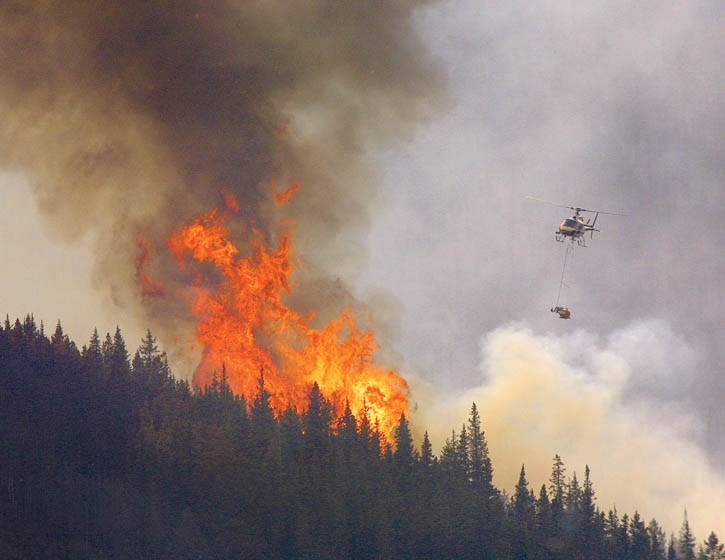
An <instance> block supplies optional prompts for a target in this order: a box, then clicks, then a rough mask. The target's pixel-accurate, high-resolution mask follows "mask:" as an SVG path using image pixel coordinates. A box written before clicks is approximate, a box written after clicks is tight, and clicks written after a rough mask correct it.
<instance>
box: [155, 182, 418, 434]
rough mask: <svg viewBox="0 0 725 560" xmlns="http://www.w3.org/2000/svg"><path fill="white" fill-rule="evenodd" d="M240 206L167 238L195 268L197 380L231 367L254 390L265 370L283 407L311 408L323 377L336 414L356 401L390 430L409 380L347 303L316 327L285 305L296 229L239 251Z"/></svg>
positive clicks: (246, 391)
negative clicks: (378, 355) (391, 365)
mask: <svg viewBox="0 0 725 560" xmlns="http://www.w3.org/2000/svg"><path fill="white" fill-rule="evenodd" d="M297 188H299V186H298V185H296V184H295V185H293V186H292V187H290V189H288V191H286V192H285V193H283V195H282V197H281V198H280V197H277V200H276V202H277V203H280V202H284V201H286V200H288V199H289V197H290V196H291V195H292V193H293V192H294V190H296V189H297ZM234 208H235V206H234V204H229V203H227V209H226V210H224V211H222V210H219V209H215V210H212V211H210V212H207V213H205V214H202V215H200V216H198V217H196V218H195V219H194V220H193V221H192V222H191V223H189V224H187V225H186V226H184V227H183V228H182V229H180V230H179V231H177V232H175V233H174V234H173V235H172V236H171V238H170V239H169V240H168V246H169V248H170V249H171V251H172V253H173V254H174V255H175V257H176V259H177V262H178V263H179V265H180V266H181V267H184V268H186V269H190V270H192V271H193V272H194V273H195V274H196V276H195V279H196V280H195V283H194V286H193V287H192V288H191V290H190V296H189V300H190V305H191V310H192V312H193V314H194V315H195V316H196V317H197V327H196V336H197V339H198V340H199V342H200V343H201V345H202V346H203V351H202V359H201V362H200V364H199V365H198V367H197V369H196V371H195V373H194V379H193V381H194V383H195V384H196V385H197V386H201V387H204V386H206V385H208V384H210V383H211V382H212V380H213V379H214V376H215V375H218V374H219V373H220V372H221V371H222V369H224V370H225V371H226V374H227V378H228V382H229V385H230V387H231V389H232V390H233V391H234V392H235V393H237V394H240V395H245V396H247V397H250V396H252V395H254V394H255V393H256V391H257V390H258V380H259V376H260V373H262V372H263V373H264V380H265V387H266V388H267V390H268V391H269V392H270V393H271V395H272V397H271V404H272V407H273V408H274V409H275V411H276V412H277V413H280V412H282V411H284V410H285V409H286V408H288V407H293V408H295V409H296V410H298V411H303V410H305V409H306V407H307V395H308V393H309V390H310V388H311V386H312V384H313V383H314V382H317V384H318V385H319V387H320V390H321V391H322V393H323V394H324V395H325V396H326V398H328V399H329V400H330V401H331V402H332V405H333V407H334V411H335V413H336V415H338V416H339V415H341V414H342V412H343V411H344V408H345V405H346V403H349V404H350V408H351V409H352V411H353V413H354V414H356V415H358V417H359V415H360V414H361V413H362V412H363V411H366V412H367V414H368V416H369V418H370V420H371V421H372V422H377V423H378V424H379V427H380V429H381V431H382V432H383V433H384V434H386V435H388V436H389V435H391V434H392V432H393V430H394V428H395V426H396V425H397V423H398V420H399V418H400V415H401V414H402V413H406V414H407V412H408V399H407V391H408V386H407V383H406V382H405V380H404V379H403V378H402V377H400V376H399V375H398V374H397V373H396V372H394V371H390V370H387V369H385V368H383V367H380V366H379V365H377V364H376V363H375V360H374V353H375V351H376V350H377V344H376V342H375V336H374V333H373V332H372V331H370V330H361V329H359V328H358V326H357V324H356V322H355V319H354V317H353V315H352V312H351V311H350V310H343V311H342V312H341V314H340V315H339V317H338V318H336V319H333V320H331V321H330V322H328V323H327V324H326V325H325V326H324V327H322V328H319V329H315V328H313V327H312V326H311V323H312V320H313V318H314V317H312V316H303V315H301V314H300V313H298V312H296V311H294V310H293V309H291V308H290V307H288V306H287V305H286V304H285V302H284V299H285V296H287V295H289V294H290V293H291V292H292V284H291V278H292V274H293V264H292V263H293V255H292V242H291V240H290V237H289V234H288V233H287V232H281V233H279V234H278V236H277V237H278V239H277V241H276V244H274V246H270V245H271V244H268V243H266V242H265V240H264V236H263V235H262V233H260V232H254V233H253V234H252V236H251V237H252V238H251V242H250V249H249V250H248V251H247V252H246V253H247V254H242V251H241V250H240V249H239V247H238V246H237V245H236V244H235V243H234V242H233V241H232V236H231V232H230V231H229V229H228V226H227V222H228V215H229V213H230V212H233V211H234ZM210 269H211V271H210ZM205 272H206V274H210V275H212V276H214V279H213V281H209V280H208V278H207V276H206V275H205Z"/></svg>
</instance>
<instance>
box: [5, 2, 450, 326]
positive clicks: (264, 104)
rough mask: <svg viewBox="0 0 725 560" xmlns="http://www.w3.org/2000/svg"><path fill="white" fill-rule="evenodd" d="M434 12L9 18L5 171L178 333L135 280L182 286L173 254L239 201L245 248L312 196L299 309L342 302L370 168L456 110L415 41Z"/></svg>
mask: <svg viewBox="0 0 725 560" xmlns="http://www.w3.org/2000/svg"><path fill="white" fill-rule="evenodd" d="M425 3H426V2H415V1H413V0H410V1H407V0H395V1H390V2H367V1H363V2H340V1H339V0H317V1H306V2H278V1H252V2H247V1H237V2H234V1H228V2H202V1H190V0H183V1H181V0H169V1H163V0H155V1H142V0H132V1H128V2H112V1H94V2H90V1H87V2H86V1H74V2H67V1H60V0H58V1H53V0H49V1H38V0H32V1H31V0H18V1H15V2H13V1H7V2H3V3H2V4H0V26H1V33H0V111H1V114H2V128H0V130H1V132H0V142H1V145H0V148H1V149H0V165H2V167H3V168H6V169H9V170H15V171H21V172H22V173H23V174H24V175H25V177H26V178H27V179H28V180H29V181H30V182H31V184H32V185H33V188H34V191H35V193H36V196H37V200H38V203H39V206H40V208H41V210H42V212H43V213H44V215H45V216H46V217H47V218H48V219H49V220H50V223H51V227H52V228H53V231H56V232H57V234H58V235H59V236H60V237H62V238H64V239H65V240H67V241H74V240H77V239H79V238H80V237H83V236H85V235H87V234H89V232H90V234H92V235H93V236H95V237H96V238H97V240H98V266H97V276H98V278H97V279H98V281H99V282H100V283H103V284H104V285H107V286H108V287H109V288H110V289H111V291H112V293H113V295H114V297H115V298H116V300H117V301H118V302H119V303H121V304H124V305H137V304H140V303H143V305H141V306H140V307H139V309H143V310H144V312H145V313H146V314H147V321H150V322H151V323H152V325H153V326H154V327H155V328H161V329H162V330H166V331H167V333H168V331H169V329H170V325H171V324H178V323H179V322H181V323H184V322H185V320H186V319H187V317H186V316H185V313H186V312H185V311H182V310H181V308H180V307H179V308H178V309H177V308H176V306H175V304H174V303H173V302H172V301H170V298H164V297H148V296H149V294H148V293H147V295H146V297H143V294H142V293H141V292H140V288H139V287H138V285H137V278H136V275H137V274H138V273H137V272H136V267H137V266H138V264H139V261H140V260H141V261H145V260H148V263H142V264H144V266H147V268H145V269H144V274H148V275H149V278H150V279H154V280H153V281H156V282H160V283H162V284H165V285H168V284H169V283H171V284H173V283H179V282H183V281H184V278H181V277H179V276H178V274H179V273H178V272H172V269H173V267H172V266H171V263H170V262H168V261H167V260H165V259H168V257H163V256H161V255H159V253H160V251H159V248H160V247H163V243H164V240H165V239H166V238H167V237H168V235H169V233H170V232H171V231H173V230H174V229H176V228H178V227H180V226H181V225H183V223H184V222H185V221H186V220H188V219H189V218H191V217H192V216H194V215H196V214H198V213H200V212H204V211H207V210H209V209H211V208H213V207H217V206H220V205H221V204H222V203H223V199H224V196H225V193H231V194H233V195H234V196H235V197H236V199H237V200H238V202H239V205H240V212H239V214H238V216H239V222H238V224H237V229H238V231H239V232H244V231H246V232H249V231H250V229H251V228H257V229H259V230H261V231H263V232H265V233H266V234H267V235H268V236H273V228H272V227H271V225H270V219H271V216H272V214H273V210H272V205H270V203H269V200H270V193H271V192H273V191H283V190H284V189H286V188H287V187H288V186H289V185H290V184H291V183H292V182H297V183H299V184H301V186H302V188H301V191H300V193H298V194H296V195H295V198H294V204H293V205H288V206H289V207H290V209H288V210H285V211H286V212H288V213H289V214H290V217H292V218H293V219H294V223H295V226H294V227H295V239H296V241H295V243H296V248H297V252H298V253H301V254H302V255H303V256H304V258H305V259H306V260H307V261H308V262H309V266H308V267H307V268H306V270H307V271H308V276H309V278H308V279H307V281H306V282H307V288H308V289H307V290H306V291H305V290H304V289H303V290H302V295H301V296H298V299H299V300H300V302H301V303H300V305H310V306H311V305H314V304H318V303H320V302H323V301H328V300H330V299H339V298H338V295H336V294H337V292H340V291H341V290H340V288H339V285H338V284H337V283H336V282H335V281H333V280H332V279H331V278H332V277H333V276H334V275H335V271H332V270H330V269H329V267H327V263H329V262H335V263H336V266H338V267H340V269H344V268H345V267H348V266H350V265H352V264H354V257H355V255H356V252H357V251H359V247H357V246H356V245H355V237H356V232H357V231H359V229H360V228H361V227H364V226H365V224H366V220H367V215H368V212H369V211H370V210H371V202H372V201H373V200H374V196H375V191H376V185H375V177H374V173H373V172H372V168H371V166H370V164H369V156H370V155H371V154H372V151H373V150H379V149H383V148H385V147H386V146H389V145H390V143H391V142H395V141H401V140H405V139H406V138H409V137H410V134H411V133H412V132H413V131H414V130H415V127H416V125H417V124H419V123H420V122H421V121H422V120H424V119H426V118H428V117H430V116H431V115H432V114H434V113H435V112H436V111H437V110H439V109H440V107H441V101H442V97H443V96H442V80H441V74H440V72H439V70H438V69H437V68H436V66H435V64H433V62H432V60H431V59H430V58H429V57H427V56H426V54H425V52H424V51H425V49H424V48H423V47H422V42H421V40H420V38H419V37H418V36H417V35H416V33H415V31H414V29H413V18H414V16H415V13H416V10H418V9H420V8H421V7H422V5H424V4H425ZM139 240H142V241H139ZM313 284H314V285H315V289H312V288H311V286H312V285H313ZM328 284H329V285H330V286H332V290H325V289H322V290H321V289H320V286H322V287H323V288H324V286H326V285H328ZM342 291H343V292H344V291H345V290H344V289H343V290H342ZM158 292H159V290H156V291H154V289H151V290H150V292H149V293H150V294H151V295H153V294H157V293H158ZM305 293H307V294H308V300H309V299H314V300H318V301H316V302H310V301H307V302H304V301H303V300H304V299H305V295H304V294H305Z"/></svg>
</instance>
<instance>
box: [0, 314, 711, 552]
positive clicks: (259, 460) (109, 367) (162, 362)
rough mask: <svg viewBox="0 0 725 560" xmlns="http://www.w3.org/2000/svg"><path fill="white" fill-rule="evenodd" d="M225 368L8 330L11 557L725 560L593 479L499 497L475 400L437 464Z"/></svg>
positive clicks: (1, 455) (0, 336)
mask: <svg viewBox="0 0 725 560" xmlns="http://www.w3.org/2000/svg"><path fill="white" fill-rule="evenodd" d="M250 375H254V376H256V378H257V392H256V394H255V395H254V397H253V398H250V399H245V398H243V397H240V396H237V395H235V394H233V392H232V391H231V389H230V387H229V384H228V383H227V379H226V373H225V371H224V370H223V369H222V371H220V372H218V374H217V375H216V376H215V377H214V380H213V382H212V383H211V384H210V385H209V386H207V387H203V388H197V387H191V386H190V385H189V384H188V383H187V382H186V381H184V380H177V379H175V377H174V376H173V374H172V372H171V369H170V368H169V365H168V362H167V358H166V354H165V353H164V352H163V351H161V350H160V349H159V347H158V345H157V343H156V339H155V337H154V336H153V335H152V334H151V332H150V331H148V332H147V334H146V336H145V337H144V339H143V340H142V341H141V344H140V346H139V347H138V349H137V350H136V351H135V352H134V353H133V355H131V354H130V353H129V351H128V349H127V346H126V342H125V341H124V339H123V336H122V334H121V330H120V329H118V328H117V329H116V331H115V332H114V333H113V334H110V333H108V334H106V335H105V337H103V338H102V337H101V336H99V333H98V332H97V331H94V332H93V334H92V335H91V337H90V340H89V341H88V343H87V344H85V345H83V346H82V347H81V348H80V349H79V348H78V346H77V345H76V344H75V342H73V341H72V340H70V339H69V338H68V336H67V335H65V334H64V332H63V329H62V326H61V324H60V322H58V324H57V326H56V328H55V330H54V331H53V333H52V335H50V336H48V335H47V334H46V333H45V329H44V326H43V325H42V324H41V325H40V326H38V325H37V324H36V322H35V320H34V318H33V317H32V316H30V315H29V316H27V317H25V319H24V320H23V321H20V320H19V319H18V320H15V322H11V321H10V320H9V319H6V320H5V323H4V325H2V326H1V327H0V418H1V420H2V421H1V422H0V511H1V512H2V513H1V514H0V556H1V557H3V558H15V559H30V558H78V559H84V558H88V559H91V558H109V559H115V558H119V559H120V558H134V559H139V558H170V559H175V558H179V559H181V558H416V559H420V558H431V559H432V558H453V557H456V558H491V559H497V560H506V559H511V560H520V559H542V560H543V559H579V558H581V559H584V558H587V559H595V560H596V559H622V560H630V559H631V560H640V559H641V560H659V559H662V560H665V559H666V560H672V559H677V560H680V559H685V560H690V559H693V560H695V559H697V560H700V559H720V558H725V554H724V552H723V544H722V543H720V541H719V538H718V536H717V535H716V534H715V533H714V532H710V533H709V535H708V537H707V538H706V539H704V540H702V539H699V540H698V538H696V537H695V535H694V534H693V532H692V530H691V528H690V526H689V523H688V520H687V514H686V512H685V513H684V518H683V524H682V527H681V528H680V530H679V531H678V533H677V534H674V533H670V534H669V535H668V534H667V533H666V532H665V529H664V528H663V527H661V526H660V524H659V523H658V522H657V521H656V520H655V519H651V520H645V519H643V518H642V517H641V515H640V514H639V513H638V512H637V511H634V512H629V513H624V512H618V511H616V509H611V510H608V511H603V510H601V509H600V508H599V506H598V505H597V500H596V492H595V487H594V483H593V481H592V479H591V476H590V474H591V473H590V470H589V467H588V466H587V467H586V468H585V471H584V474H583V478H581V479H580V478H578V477H577V474H576V473H575V472H572V473H571V474H569V473H568V471H567V468H566V466H565V463H564V461H563V459H562V458H561V457H560V456H559V455H556V454H554V457H553V460H552V470H551V477H550V479H549V480H548V481H547V483H546V484H543V485H542V486H541V487H540V488H533V487H531V485H530V483H529V481H528V480H527V478H526V469H525V465H522V466H521V470H520V474H519V478H518V483H517V484H516V487H515V489H514V490H513V492H512V493H511V494H510V495H509V494H508V493H507V492H505V491H502V490H500V489H498V488H496V487H495V486H494V484H493V472H494V465H493V464H492V462H491V458H490V454H489V449H488V442H487V440H486V435H485V421H484V419H482V418H481V416H480V414H479V412H478V409H477V407H476V404H475V403H472V404H471V408H470V413H469V416H468V418H467V419H464V421H463V423H462V425H461V426H460V427H458V428H456V429H453V430H452V431H451V432H450V437H449V438H448V439H447V440H446V442H445V444H444V445H443V446H442V448H441V451H440V453H439V454H438V455H436V454H434V452H433V447H432V445H431V442H430V440H429V438H428V434H427V432H426V433H425V434H424V436H423V439H422V441H421V442H420V445H419V446H418V445H416V444H415V442H414V441H413V436H412V434H411V430H410V426H409V419H408V418H406V417H405V416H404V415H403V416H401V417H400V419H399V422H398V425H397V427H396V429H395V431H394V434H393V437H392V440H391V439H389V438H386V437H385V435H384V434H383V433H382V432H381V431H380V430H379V429H378V428H377V426H376V425H375V423H374V422H373V421H371V419H370V417H369V416H368V415H367V414H366V413H365V411H363V413H362V414H358V415H357V416H355V415H354V414H353V413H352V412H351V410H350V408H349V407H347V409H346V410H345V412H344V413H343V414H342V415H341V416H339V417H334V415H333V413H332V410H333V408H332V407H331V406H330V403H329V401H328V400H327V399H326V397H325V395H324V394H323V393H322V391H321V390H320V388H319V387H318V386H317V385H316V384H313V385H312V386H311V387H310V389H309V406H308V408H307V409H306V410H303V411H296V410H294V409H288V410H286V411H284V412H283V413H281V414H275V413H274V411H273V409H272V407H271V405H270V397H271V395H270V393H269V391H268V390H267V388H266V387H265V383H264V376H263V374H261V372H250Z"/></svg>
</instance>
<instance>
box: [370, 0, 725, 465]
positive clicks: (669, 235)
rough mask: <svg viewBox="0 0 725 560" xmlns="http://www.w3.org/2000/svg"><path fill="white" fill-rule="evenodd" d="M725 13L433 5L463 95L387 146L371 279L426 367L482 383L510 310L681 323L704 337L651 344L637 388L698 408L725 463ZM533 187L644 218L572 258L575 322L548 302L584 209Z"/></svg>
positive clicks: (428, 25) (521, 318)
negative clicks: (489, 338)
mask: <svg viewBox="0 0 725 560" xmlns="http://www.w3.org/2000/svg"><path fill="white" fill-rule="evenodd" d="M724 17H725V13H724V9H723V7H722V5H721V3H718V2H707V1H699V2H690V3H686V4H685V3H681V2H639V3H637V4H634V5H633V4H631V3H627V2H609V1H607V2H586V3H575V2H565V1H562V2H547V3H529V2H507V3H506V4H505V5H502V4H499V3H492V2H472V1H468V0H454V1H450V2H445V3H443V4H440V5H437V6H434V7H433V8H431V9H430V10H428V11H426V13H425V16H424V17H423V18H422V19H421V27H422V28H423V29H424V30H425V35H426V37H427V38H428V41H429V44H431V45H432V46H433V51H434V52H435V53H436V55H437V56H439V57H440V58H441V59H443V60H445V61H446V65H445V67H446V71H447V76H448V79H449V82H450V83H451V84H452V86H451V92H452V97H453V102H452V109H451V110H450V111H449V112H448V113H447V114H446V115H445V116H444V117H442V118H440V119H437V120H436V121H435V122H434V123H432V124H431V125H430V126H429V127H426V129H425V130H424V131H423V132H421V134H419V135H418V136H417V137H416V138H415V140H414V141H413V142H412V143H410V144H408V145H406V146H405V147H403V148H402V149H399V150H396V151H394V152H393V153H392V154H389V155H387V156H386V158H385V161H384V167H385V169H386V176H385V184H386V186H387V187H388V188H386V189H385V191H384V192H385V193H386V194H387V195H388V198H387V201H388V204H389V206H388V208H387V209H386V210H385V212H384V213H383V214H382V215H380V216H379V217H378V219H377V221H376V222H375V224H374V227H373V230H372V231H371V234H370V245H371V247H373V250H372V257H371V266H370V267H369V269H368V271H367V272H366V276H365V281H366V282H368V283H369V284H370V285H371V286H382V285H387V286H398V287H399V288H397V289H394V293H395V294H397V295H398V296H399V298H400V302H399V304H400V306H401V308H402V310H403V311H402V325H401V326H400V333H401V340H400V346H401V347H403V348H405V349H406V354H407V356H409V357H410V359H411V362H413V363H414V364H415V365H416V366H417V367H418V370H419V371H420V372H421V375H424V376H425V377H426V378H428V379H430V380H431V381H432V382H433V383H437V384H446V385H447V386H448V387H451V388H455V389H459V390H463V389H466V388H470V387H473V386H476V385H478V384H479V383H481V382H482V379H481V373H480V371H479V367H478V364H479V359H480V357H479V341H480V338H481V336H482V335H484V334H485V333H487V332H490V331H491V330H492V329H494V328H497V327H498V326H500V325H506V324H519V323H522V324H526V325H529V326H530V327H532V328H534V329H535V330H536V331H537V332H540V333H547V334H552V335H562V336H563V335H564V334H566V333H571V332H576V331H577V330H582V331H586V332H589V333H590V334H591V335H592V336H599V337H602V338H603V339H606V338H607V337H609V336H610V334H611V333H612V332H615V331H618V330H619V329H623V328H627V326H628V325H633V324H640V322H641V321H645V324H652V323H648V321H655V322H656V321H660V320H661V321H665V323H666V324H667V325H669V328H671V329H672V330H673V331H674V332H675V333H676V334H677V337H679V339H681V341H682V344H683V345H684V346H685V347H687V348H688V349H689V350H688V351H687V352H684V353H683V352H679V353H672V354H668V353H667V352H662V353H660V354H659V355H657V356H653V357H652V359H651V360H649V361H648V360H647V358H648V357H647V356H643V357H642V359H641V360H639V362H638V363H640V365H641V367H639V368H637V369H636V370H635V372H634V374H633V376H632V377H631V379H630V381H629V382H628V389H627V391H625V392H624V394H623V399H625V400H626V399H630V400H636V399H637V398H638V396H641V395H643V394H647V395H650V396H656V398H657V399H658V402H659V403H660V405H661V406H662V407H663V409H667V407H668V406H686V407H689V408H690V409H692V410H693V411H695V413H696V414H697V415H698V417H699V419H700V421H701V422H702V424H703V428H702V430H703V436H702V443H703V445H704V446H705V447H706V448H707V450H708V453H709V455H710V457H711V459H713V460H714V461H715V462H716V463H718V464H719V465H720V466H721V465H722V464H723V460H725V447H723V445H725V444H724V443H723V439H722V435H721V434H722V433H723V430H724V429H725V412H723V410H724V409H723V407H722V399H723V391H724V383H723V378H722V363H723V357H724V356H723V351H722V348H723V345H722V340H723V324H725V320H724V317H723V312H722V301H723V295H724V294H723V280H722V279H723V277H725V266H724V264H725V259H723V250H722V243H723V239H725V226H723V220H722V216H723V206H724V203H725V195H724V189H723V183H724V180H725V164H724V163H723V162H725V154H724V153H723V145H724V143H723V139H724V138H725V113H724V112H723V92H724V91H725V84H724V78H723V73H722V68H721V67H722V60H721V59H722V52H724V48H725V40H724V39H723V35H722V33H721V29H722V24H723V18H724ZM526 196H533V197H537V198H541V199H546V200H550V201H553V202H558V203H561V204H566V205H574V206H581V207H584V208H593V209H598V210H603V211H610V212H622V213H626V214H627V216H625V217H619V216H604V215H602V216H600V217H599V219H598V221H597V226H598V227H599V228H600V229H601V232H600V233H596V234H595V235H594V239H593V240H588V244H589V246H588V247H587V248H585V249H580V248H578V247H577V248H576V249H575V251H574V254H573V255H572V256H571V257H570V259H569V261H568V266H567V271H566V276H565V286H564V287H563V289H562V295H561V304H562V305H568V306H569V307H570V309H571V312H572V319H571V320H569V321H562V320H559V319H556V318H555V317H556V316H555V315H552V314H551V313H550V312H549V309H550V307H551V306H553V305H554V304H555V301H556V297H557V290H558V288H559V280H560V277H561V272H562V264H563V259H564V250H565V247H564V246H563V245H562V244H558V243H556V242H555V241H554V231H555V230H556V228H557V226H558V224H559V222H560V221H561V220H562V219H564V218H566V217H568V216H569V215H570V211H569V210H566V209H562V208H556V207H554V206H549V205H545V204H540V203H537V202H534V201H531V200H528V199H526V198H525V197H526ZM400 255H406V258H405V259H404V260H402V259H401V260H398V261H397V262H398V266H397V267H395V268H393V267H390V266H388V267H386V266H385V263H388V262H390V261H391V260H393V259H396V258H398V257H399V256H400ZM380 271H383V272H382V273H381V272H380ZM657 324H659V323H657ZM651 336H652V337H653V338H654V339H656V338H657V336H658V334H657V332H655V331H653V332H652V333H651ZM685 354H686V355H685ZM642 429H647V427H646V426H643V427H642Z"/></svg>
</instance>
